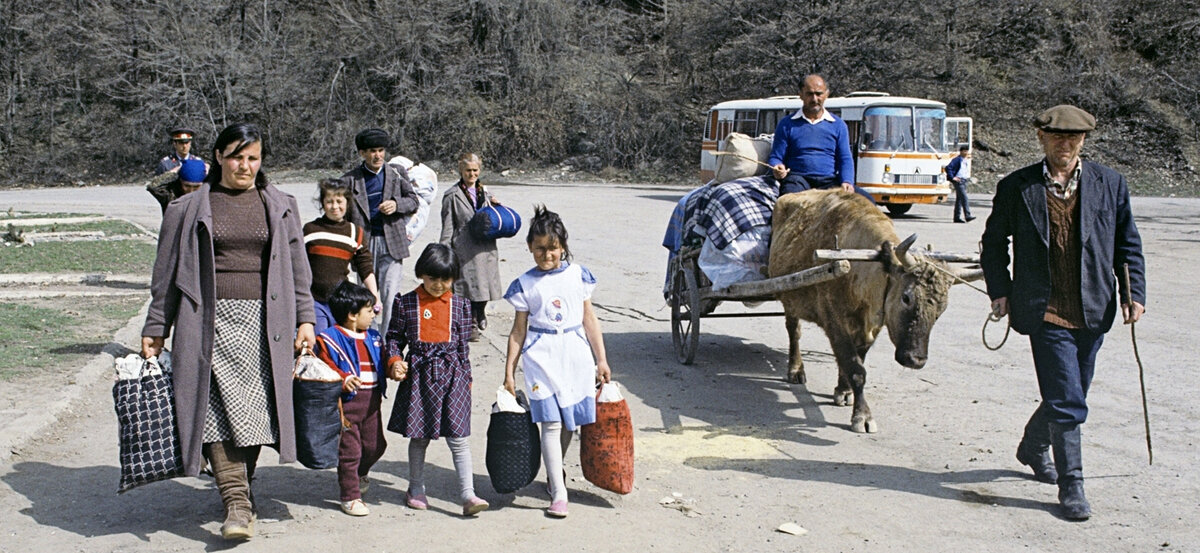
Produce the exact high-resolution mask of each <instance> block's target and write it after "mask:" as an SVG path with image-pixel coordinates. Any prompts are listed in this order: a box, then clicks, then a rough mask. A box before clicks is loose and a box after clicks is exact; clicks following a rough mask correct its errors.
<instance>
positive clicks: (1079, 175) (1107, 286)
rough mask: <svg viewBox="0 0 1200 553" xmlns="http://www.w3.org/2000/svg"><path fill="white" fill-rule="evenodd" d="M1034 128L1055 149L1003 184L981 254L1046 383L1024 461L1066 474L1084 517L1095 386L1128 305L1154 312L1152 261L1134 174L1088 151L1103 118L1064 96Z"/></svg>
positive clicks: (996, 302)
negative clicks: (1136, 206)
mask: <svg viewBox="0 0 1200 553" xmlns="http://www.w3.org/2000/svg"><path fill="white" fill-rule="evenodd" d="M1034 126H1035V127H1036V128H1037V136H1038V142H1040V143H1041V145H1042V150H1043V151H1044V152H1045V154H1046V157H1045V158H1044V159H1043V160H1042V161H1040V162H1038V163H1035V164H1033V165H1030V166H1028V167H1025V168H1023V169H1019V170H1017V171H1015V172H1013V173H1012V174H1010V175H1008V176H1007V177H1004V179H1003V180H1001V181H1000V184H998V185H997V186H996V196H995V198H994V199H993V204H992V213H991V215H990V216H989V217H988V220H987V226H986V228H985V230H984V232H983V239H982V241H983V249H982V252H981V254H980V261H981V264H982V266H983V273H984V278H985V279H986V281H987V288H988V295H989V296H990V297H991V298H992V311H993V313H995V314H996V315H998V316H1004V315H1008V316H1009V319H1010V324H1011V326H1012V328H1013V329H1014V330H1016V331H1017V332H1019V333H1021V334H1026V335H1028V336H1029V343H1030V349H1031V350H1032V351H1033V366H1034V369H1035V370H1036V373H1037V379H1038V389H1039V391H1040V392H1041V399H1042V401H1041V403H1040V404H1039V405H1038V408H1037V409H1036V410H1035V411H1034V412H1033V416H1032V417H1030V419H1029V423H1028V424H1026V426H1025V434H1024V437H1022V438H1021V443H1020V445H1018V446H1017V460H1018V461H1020V462H1021V464H1024V465H1028V466H1029V468H1030V469H1032V470H1033V474H1034V477H1035V478H1036V479H1037V480H1040V481H1042V482H1046V483H1057V484H1058V501H1059V503H1060V504H1061V507H1062V514H1063V517H1064V518H1066V519H1069V520H1085V519H1087V518H1088V517H1090V516H1091V506H1090V505H1089V504H1088V501H1087V498H1086V497H1085V496H1084V493H1083V456H1082V452H1081V447H1080V446H1081V444H1080V426H1081V425H1082V424H1083V422H1084V421H1085V420H1086V419H1087V413H1088V408H1087V391H1088V386H1089V385H1090V384H1091V382H1092V376H1093V374H1094V369H1095V362H1096V353H1097V352H1098V351H1099V350H1100V344H1101V343H1102V342H1103V341H1104V334H1105V333H1106V332H1108V330H1109V329H1110V328H1111V327H1112V323H1113V319H1114V318H1115V316H1116V312H1117V306H1118V304H1119V305H1120V311H1121V317H1122V319H1123V320H1124V321H1125V324H1131V323H1134V322H1136V321H1137V320H1138V319H1139V318H1141V316H1142V313H1143V312H1144V310H1145V309H1144V307H1143V306H1144V305H1145V304H1146V265H1145V259H1144V258H1143V256H1142V239H1141V236H1140V235H1139V234H1138V230H1137V226H1136V225H1135V224H1134V222H1133V213H1132V212H1131V210H1130V207H1129V189H1128V188H1127V187H1126V184H1125V177H1123V176H1121V175H1120V174H1119V173H1117V172H1116V171H1113V170H1112V169H1109V168H1108V167H1105V166H1103V165H1100V164H1097V163H1092V162H1090V161H1083V160H1081V159H1080V158H1079V153H1080V151H1081V150H1082V149H1083V142H1084V138H1085V137H1086V135H1087V133H1088V132H1089V131H1091V130H1093V129H1094V128H1095V127H1096V119H1095V118H1094V117H1092V115H1091V114H1089V113H1087V112H1086V111H1083V110H1082V109H1079V108H1077V107H1074V106H1069V105H1060V106H1055V107H1052V108H1050V109H1048V110H1046V111H1044V112H1042V113H1041V114H1040V115H1038V116H1037V117H1036V118H1035V119H1034ZM1010 237H1011V239H1012V256H1011V258H1010V256H1009V248H1008V246H1009V238H1010ZM1010 261H1011V262H1012V273H1011V275H1010V273H1009V263H1010ZM1125 267H1128V272H1129V280H1128V282H1129V285H1128V286H1126V284H1125V280H1124V278H1123V274H1124V270H1125ZM1118 277H1121V278H1118ZM1118 287H1119V288H1120V292H1121V300H1120V301H1119V302H1118V300H1117V291H1118ZM1051 451H1052V452H1053V456H1051V454H1050V452H1051Z"/></svg>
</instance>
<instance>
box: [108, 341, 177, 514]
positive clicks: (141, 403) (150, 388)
mask: <svg viewBox="0 0 1200 553" xmlns="http://www.w3.org/2000/svg"><path fill="white" fill-rule="evenodd" d="M129 357H133V358H136V359H129V358H126V359H121V360H118V364H117V365H118V366H117V381H116V383H115V384H113V405H114V407H115V408H116V410H117V423H118V429H119V430H118V432H119V435H120V458H121V483H120V485H119V486H118V488H117V493H123V492H126V491H129V490H130V489H133V488H135V487H137V486H140V485H142V484H148V483H150V482H157V481H159V480H166V479H168V478H174V477H176V476H183V451H182V449H181V448H180V443H179V429H178V428H177V427H176V426H175V391H174V389H173V388H172V385H171V372H170V368H169V364H168V363H165V362H164V363H163V364H162V365H160V364H159V362H158V359H157V358H155V357H151V358H149V359H144V360H143V359H140V357H137V356H136V355H132V354H131V355H130V356H129ZM139 361H140V363H139ZM122 362H124V363H125V366H126V367H127V368H129V367H131V365H133V364H134V363H137V364H138V365H139V366H138V367H137V368H136V369H133V370H128V369H127V370H124V371H123V370H122V366H121V363H122ZM163 365H166V368H164V366H163Z"/></svg>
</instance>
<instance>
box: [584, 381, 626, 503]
mask: <svg viewBox="0 0 1200 553" xmlns="http://www.w3.org/2000/svg"><path fill="white" fill-rule="evenodd" d="M579 444H580V446H579V461H580V464H581V465H582V466H583V477H584V478H587V481H588V482H591V483H592V484H595V485H596V486H597V487H600V488H603V489H605V490H608V491H610V492H616V493H619V494H627V493H629V492H631V491H633V419H632V418H631V417H630V416H629V404H628V403H626V402H625V398H623V397H621V392H620V389H619V388H618V387H617V383H616V382H608V383H605V384H604V385H602V386H601V387H600V389H599V390H598V391H597V393H596V422H594V423H592V424H585V425H583V426H582V427H581V428H580V431H579Z"/></svg>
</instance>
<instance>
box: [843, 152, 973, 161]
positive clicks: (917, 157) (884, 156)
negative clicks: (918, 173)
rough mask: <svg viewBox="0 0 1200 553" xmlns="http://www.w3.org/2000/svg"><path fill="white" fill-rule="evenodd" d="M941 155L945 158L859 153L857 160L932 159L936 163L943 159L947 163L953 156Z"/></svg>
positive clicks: (921, 155)
mask: <svg viewBox="0 0 1200 553" xmlns="http://www.w3.org/2000/svg"><path fill="white" fill-rule="evenodd" d="M942 155H944V156H946V157H945V158H939V157H937V154H892V153H876V152H861V153H859V154H858V157H859V158H864V157H869V158H879V159H889V158H898V159H934V160H938V161H941V160H942V159H945V160H946V163H949V162H950V160H951V159H953V156H951V155H950V154H942Z"/></svg>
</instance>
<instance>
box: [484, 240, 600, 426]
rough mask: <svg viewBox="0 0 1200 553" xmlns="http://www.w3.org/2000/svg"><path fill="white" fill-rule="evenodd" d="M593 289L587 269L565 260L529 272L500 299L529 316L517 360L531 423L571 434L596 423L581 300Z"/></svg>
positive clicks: (593, 377)
mask: <svg viewBox="0 0 1200 553" xmlns="http://www.w3.org/2000/svg"><path fill="white" fill-rule="evenodd" d="M595 287H596V278H595V277H594V276H592V273H591V272H590V271H588V270H587V269H585V268H584V267H583V266H581V265H573V264H570V263H567V262H563V264H562V266H560V267H559V268H558V269H556V270H553V271H541V270H539V269H537V268H533V269H530V270H529V271H527V272H526V273H525V274H523V275H521V276H520V277H517V279H516V280H514V281H513V283H512V284H511V285H509V287H508V292H507V293H506V294H505V296H504V297H505V299H507V300H508V302H509V303H511V304H512V305H513V307H515V308H516V310H517V311H528V312H529V328H528V331H527V332H526V333H525V344H524V345H523V346H522V349H521V357H522V358H523V359H524V363H523V368H524V373H525V386H526V389H527V392H528V395H529V402H530V412H531V413H532V415H533V420H534V422H554V421H561V422H562V423H563V426H564V427H566V428H567V430H575V429H576V428H577V427H579V426H580V425H584V424H591V423H593V422H595V420H596V399H595V390H596V388H595V385H596V361H595V359H594V358H593V357H592V347H591V345H590V344H589V343H588V340H587V336H586V335H585V334H584V331H583V302H584V301H585V300H588V299H590V298H591V297H592V290H593V289H594V288H595Z"/></svg>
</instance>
